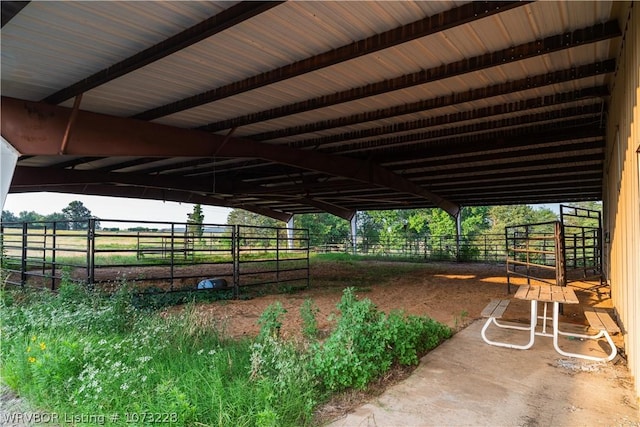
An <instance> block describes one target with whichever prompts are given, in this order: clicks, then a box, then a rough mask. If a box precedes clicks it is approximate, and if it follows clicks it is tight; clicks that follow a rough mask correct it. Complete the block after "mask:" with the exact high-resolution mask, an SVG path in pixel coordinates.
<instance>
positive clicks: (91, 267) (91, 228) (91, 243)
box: [87, 218, 96, 287]
mask: <svg viewBox="0 0 640 427" xmlns="http://www.w3.org/2000/svg"><path fill="white" fill-rule="evenodd" d="M95 239H96V220H95V218H89V222H88V227H87V270H88V271H87V273H88V277H87V285H89V286H91V287H93V283H94V282H95V262H96V253H95V251H96V240H95Z"/></svg>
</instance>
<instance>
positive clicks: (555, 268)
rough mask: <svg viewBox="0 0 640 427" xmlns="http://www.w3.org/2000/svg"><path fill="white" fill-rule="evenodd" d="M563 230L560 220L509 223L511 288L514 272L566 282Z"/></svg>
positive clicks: (527, 277) (528, 277)
mask: <svg viewBox="0 0 640 427" xmlns="http://www.w3.org/2000/svg"><path fill="white" fill-rule="evenodd" d="M562 233H563V230H562V223H560V222H559V221H551V222H541V223H536V224H523V225H514V226H509V227H505V241H506V243H507V258H506V264H507V291H508V292H511V276H521V277H526V279H527V284H530V283H531V281H532V280H534V281H539V282H543V283H547V284H552V285H565V284H566V278H565V269H564V255H563V242H564V238H563V234H562Z"/></svg>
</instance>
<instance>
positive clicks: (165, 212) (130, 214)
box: [2, 192, 232, 225]
mask: <svg viewBox="0 0 640 427" xmlns="http://www.w3.org/2000/svg"><path fill="white" fill-rule="evenodd" d="M76 200H78V201H80V202H82V204H83V205H84V206H85V207H86V208H87V209H89V211H91V215H93V216H94V217H96V218H98V219H100V220H118V221H124V222H126V223H131V224H139V223H144V222H145V221H151V222H159V223H160V222H187V215H188V214H190V213H192V212H193V206H194V205H195V204H194V203H179V202H171V201H162V200H146V199H129V198H123V197H110V196H89V195H81V194H67V193H49V192H38V193H10V194H8V195H7V199H6V201H5V203H4V207H3V208H2V210H3V211H8V212H11V213H12V214H14V215H16V216H18V215H19V214H20V212H25V211H26V212H32V211H33V212H36V213H37V214H40V215H51V214H53V213H56V212H62V210H63V209H64V208H66V207H67V206H69V203H71V202H73V201H76ZM201 206H202V212H203V214H204V222H205V223H207V224H221V225H224V224H226V223H227V217H228V216H229V213H230V212H231V211H232V209H231V208H227V207H221V206H209V205H201Z"/></svg>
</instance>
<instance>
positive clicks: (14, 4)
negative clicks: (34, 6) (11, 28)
mask: <svg viewBox="0 0 640 427" xmlns="http://www.w3.org/2000/svg"><path fill="white" fill-rule="evenodd" d="M28 4H29V2H28V1H4V0H3V1H2V23H1V24H2V26H0V28H3V27H4V26H5V25H7V24H8V23H9V21H11V20H12V19H13V18H15V16H16V15H17V14H18V13H20V11H21V10H22V9H24V7H25V6H26V5H28Z"/></svg>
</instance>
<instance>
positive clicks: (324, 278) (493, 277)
mask: <svg viewBox="0 0 640 427" xmlns="http://www.w3.org/2000/svg"><path fill="white" fill-rule="evenodd" d="M398 269H399V270H398ZM310 276H311V280H310V286H309V288H308V289H304V290H301V291H296V292H294V293H287V294H268V295H264V296H260V297H257V298H253V299H250V300H234V301H219V302H213V303H203V304H199V305H198V307H197V309H198V312H199V313H201V315H202V316H206V317H207V318H208V320H209V321H211V320H213V322H214V324H217V325H218V327H219V328H220V329H221V330H222V331H223V332H224V334H226V335H227V336H232V337H249V336H255V335H256V334H258V332H259V325H258V319H259V317H260V315H261V314H262V312H263V311H264V310H265V309H266V308H267V307H268V306H269V305H270V304H273V303H275V302H276V301H279V302H280V303H281V304H282V305H283V307H284V308H285V310H286V311H287V313H286V315H285V318H284V320H283V325H282V328H281V331H280V334H281V336H282V337H283V338H285V339H291V340H298V339H300V338H301V335H302V333H301V331H302V320H301V316H300V306H301V305H302V303H303V302H304V301H305V300H306V299H312V300H313V302H314V303H315V305H316V306H317V307H318V309H319V313H318V314H317V316H316V318H317V321H318V326H319V329H320V333H321V336H322V335H325V336H326V335H328V334H329V333H330V331H331V329H332V328H333V320H332V317H333V316H332V315H335V314H338V310H337V309H336V304H337V303H338V302H339V300H340V298H341V296H342V291H343V289H344V288H345V287H348V286H354V287H356V289H357V292H356V295H357V296H358V298H360V299H362V298H369V299H370V300H371V301H373V303H374V304H376V306H377V307H378V309H379V310H381V311H383V312H385V313H388V312H390V311H392V310H403V311H404V312H405V313H406V314H414V315H420V316H428V317H431V318H433V319H435V320H437V321H439V322H442V323H444V324H447V325H448V326H450V327H451V328H453V329H454V330H455V331H459V330H461V329H463V328H464V327H466V326H467V325H469V324H470V323H471V322H473V321H474V320H476V319H478V318H479V317H481V316H480V313H481V312H482V309H483V308H484V307H485V306H486V305H487V303H488V302H489V301H490V300H491V299H494V298H513V294H514V293H515V291H516V289H517V288H516V286H512V288H511V293H510V294H508V293H507V276H506V268H505V266H504V265H499V264H475V263H473V264H472V263H420V264H418V263H398V262H380V261H360V262H336V261H316V262H313V263H311V272H310ZM511 283H512V285H513V284H515V285H518V284H526V279H524V278H521V277H516V278H514V277H512V278H511ZM596 285H598V282H572V283H570V286H572V287H573V288H574V290H575V291H576V295H577V296H578V298H579V299H580V302H581V304H580V305H595V306H599V307H610V301H609V298H608V297H609V295H608V294H607V293H603V292H597V291H596V290H595V289H596ZM601 291H602V290H601ZM179 309H180V308H173V309H171V310H179ZM529 311H530V307H529V303H528V301H522V300H513V301H512V302H511V304H510V305H509V309H508V310H507V312H506V313H505V319H509V320H516V321H522V322H528V319H529ZM560 321H561V322H567V323H575V324H580V325H585V324H586V321H585V319H584V315H583V314H582V311H581V310H580V308H579V306H577V305H576V306H571V305H565V308H564V314H563V315H562V316H561V319H560ZM415 368H416V367H414V366H411V367H394V368H393V369H392V370H391V371H390V372H388V373H387V374H386V376H385V377H383V378H381V379H379V380H378V381H376V382H374V383H373V384H370V385H369V386H368V388H367V390H366V391H348V392H345V393H342V394H340V395H337V396H335V397H334V398H333V399H332V400H331V401H330V402H326V403H325V404H324V405H323V406H322V407H320V408H319V409H318V410H317V412H316V415H315V418H316V419H315V421H314V424H315V425H324V424H325V423H327V422H329V421H330V420H334V419H337V418H339V417H342V416H345V414H347V413H348V412H350V411H352V410H354V409H355V408H356V407H358V406H359V405H361V404H363V403H365V402H367V401H369V400H371V399H372V398H374V397H375V396H379V395H381V394H382V393H383V392H384V391H385V390H386V389H387V388H388V387H390V386H392V385H393V384H397V383H399V382H400V381H402V380H403V379H405V378H407V377H408V376H409V375H410V374H411V372H413V370H414V369H415Z"/></svg>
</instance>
